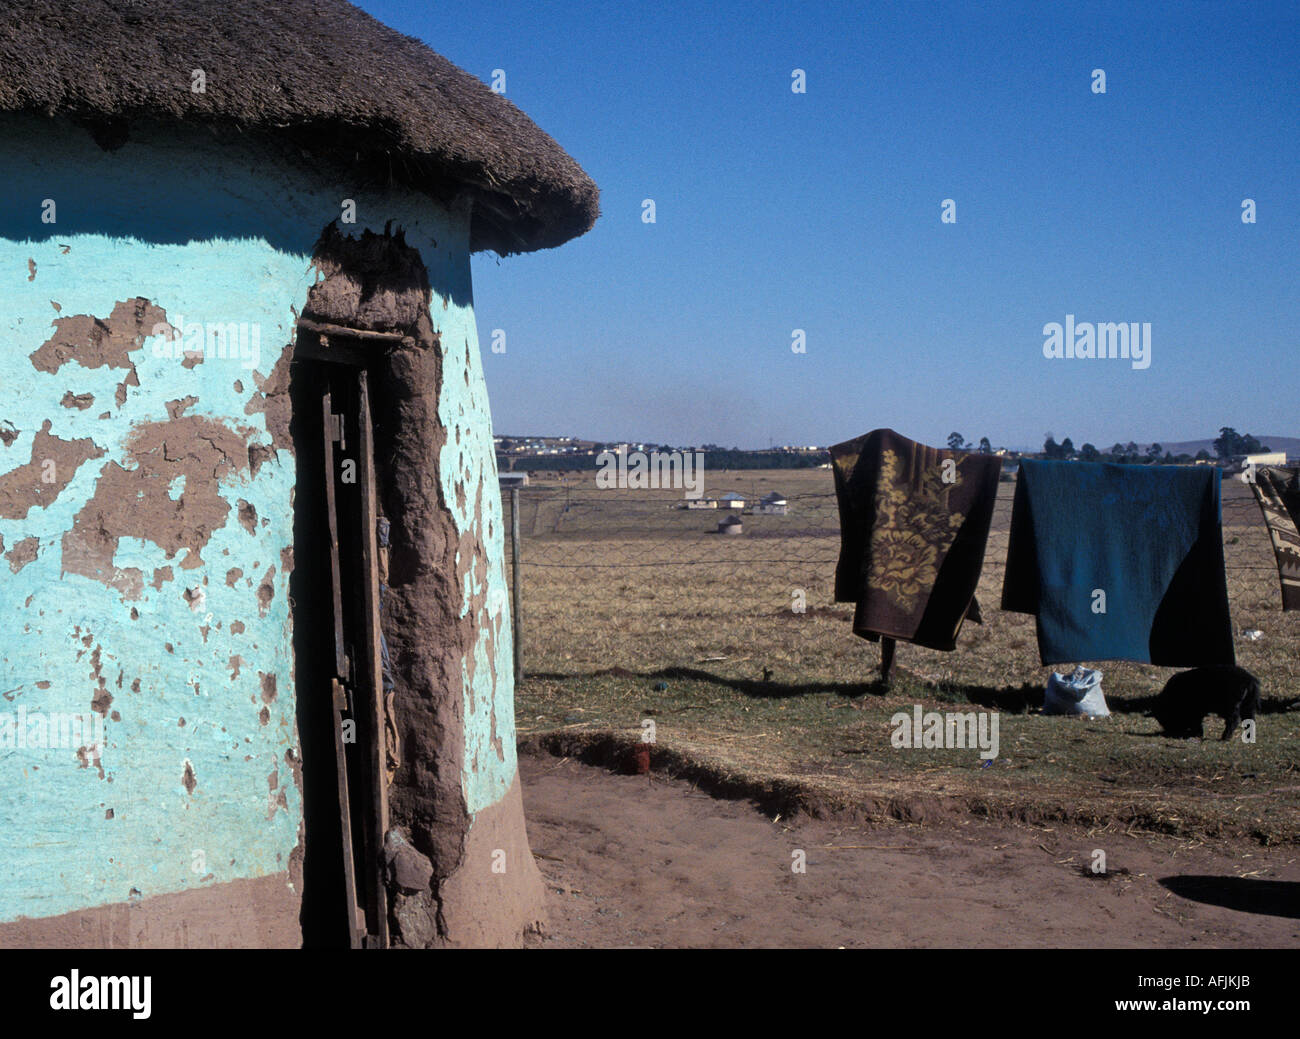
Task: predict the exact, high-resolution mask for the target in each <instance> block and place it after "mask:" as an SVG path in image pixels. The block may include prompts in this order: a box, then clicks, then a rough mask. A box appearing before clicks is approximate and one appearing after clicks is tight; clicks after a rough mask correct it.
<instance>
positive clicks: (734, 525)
mask: <svg viewBox="0 0 1300 1039" xmlns="http://www.w3.org/2000/svg"><path fill="white" fill-rule="evenodd" d="M744 532H745V528H744V526H743V524H742V523H741V521H740V517H739V516H725V517H723V518H722V519H721V520H719V521H718V533H719V534H743V533H744Z"/></svg>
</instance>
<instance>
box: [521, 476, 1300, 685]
mask: <svg viewBox="0 0 1300 1039" xmlns="http://www.w3.org/2000/svg"><path fill="white" fill-rule="evenodd" d="M786 479H787V477H786V476H785V474H768V475H767V476H765V477H763V478H762V479H761V480H760V479H758V478H754V479H748V478H745V477H743V476H741V477H738V478H737V479H736V480H735V485H734V486H732V487H726V488H722V489H718V488H713V489H711V492H710V493H711V494H712V495H713V496H714V497H715V499H716V498H718V497H720V496H723V495H725V494H726V493H727V492H728V491H731V492H732V493H736V494H739V495H742V496H744V498H745V500H746V506H745V507H744V508H743V510H735V509H726V508H690V509H688V508H684V507H683V505H684V501H683V498H682V492H681V491H631V490H625V489H611V490H599V489H597V488H595V487H594V486H592V484H591V482H590V481H588V482H586V483H585V484H577V485H576V486H575V485H572V484H570V485H559V484H554V485H540V486H533V485H530V486H527V487H522V488H514V489H512V490H508V491H506V492H504V494H503V497H504V501H503V510H504V515H505V517H506V519H507V523H508V524H510V527H512V526H513V525H514V520H515V511H514V506H513V505H512V502H517V508H518V531H519V542H518V543H517V544H516V545H514V546H513V548H512V547H511V546H508V547H507V550H508V551H512V552H513V553H514V554H515V555H514V557H513V558H517V559H518V561H519V567H518V569H517V571H515V572H517V573H518V574H519V578H518V582H519V584H520V585H521V588H520V592H521V594H520V595H519V597H518V600H517V602H521V603H522V607H521V609H522V613H523V615H522V616H521V617H517V618H516V631H519V632H521V633H522V638H521V639H520V640H519V644H520V650H519V655H520V660H521V663H520V667H522V666H523V665H527V667H528V668H529V669H532V667H533V664H532V659H533V658H534V656H535V655H536V654H538V653H539V651H540V646H539V644H538V639H539V632H538V631H537V629H536V628H535V627H534V626H532V625H531V624H530V616H532V615H534V614H536V615H538V616H540V617H544V618H545V623H546V624H547V625H548V626H553V625H554V624H556V623H563V624H565V625H567V626H568V627H569V629H570V634H571V635H572V637H573V638H575V639H582V638H584V637H587V636H590V635H593V634H594V633H595V632H596V631H597V630H598V629H600V628H602V627H606V628H609V627H612V628H614V629H616V630H620V634H619V638H620V645H626V643H627V640H629V639H635V638H638V637H641V638H647V639H654V640H657V641H662V640H663V639H664V637H665V634H668V635H671V633H672V631H673V630H674V627H681V628H682V629H683V630H685V628H686V626H692V627H694V628H697V627H698V625H699V624H701V623H707V622H708V619H709V617H710V616H711V615H712V613H711V611H710V609H709V606H708V604H720V603H721V604H725V610H726V611H727V613H728V615H729V616H731V617H736V616H740V617H744V616H746V615H748V616H751V617H753V618H755V619H757V618H761V617H768V616H770V615H771V614H772V613H773V611H780V610H790V609H792V608H793V609H799V608H800V607H801V608H802V609H804V610H817V609H822V610H833V609H837V608H836V606H835V604H834V602H833V586H834V573H835V565H836V562H837V561H838V558H839V552H840V524H839V510H838V505H837V501H836V497H835V494H834V491H833V490H826V491H823V490H820V489H815V490H812V489H810V490H808V491H806V492H805V493H796V494H790V495H788V496H786V498H785V501H786V505H785V508H784V510H783V511H782V512H781V513H780V514H777V511H773V512H769V513H759V512H755V511H754V510H753V506H754V504H755V503H757V501H758V500H759V498H760V497H761V496H762V494H763V493H764V492H765V490H766V489H767V488H768V487H771V486H773V485H779V484H780V483H781V482H783V481H785V480H786ZM790 482H792V483H794V482H802V483H811V482H812V481H811V480H810V479H808V478H807V477H805V478H803V479H802V480H795V479H791V480H790ZM819 482H820V484H821V486H828V485H829V483H830V480H829V475H828V474H825V475H824V478H823V479H822V480H820V481H819ZM1013 493H1014V484H1013V483H1008V482H1003V483H1001V484H999V490H998V498H997V506H996V508H995V510H994V515H993V521H992V525H991V529H990V535H989V541H988V547H987V550H986V552H985V558H984V566H983V570H982V573H981V579H980V585H979V589H978V592H977V598H978V599H979V601H980V602H981V605H982V607H983V609H984V611H985V613H986V615H987V613H988V611H989V609H990V608H994V609H996V607H997V606H998V603H999V601H1000V598H1001V590H1002V578H1003V574H1004V571H1005V561H1006V554H1007V543H1008V538H1009V530H1010V519H1011V505H1012V496H1013ZM733 516H734V517H735V518H737V519H739V520H740V523H741V527H740V529H741V532H740V533H739V534H726V533H721V532H720V531H719V523H720V521H722V520H724V519H726V518H728V517H733ZM510 527H508V528H507V529H510ZM1223 539H1224V558H1225V566H1226V571H1227V583H1228V594H1229V600H1230V603H1231V606H1232V613H1233V620H1234V625H1235V626H1236V627H1237V629H1238V639H1239V640H1240V639H1242V638H1243V637H1244V638H1245V639H1247V640H1249V639H1250V638H1252V635H1251V634H1249V633H1250V632H1251V631H1253V630H1255V629H1257V628H1258V627H1259V626H1262V624H1263V622H1264V620H1265V619H1268V618H1269V617H1270V615H1276V614H1278V613H1279V612H1280V608H1281V596H1280V591H1279V580H1278V572H1277V567H1276V564H1275V560H1274V555H1273V549H1272V545H1271V542H1270V539H1269V534H1268V530H1267V528H1266V527H1265V526H1264V523H1263V519H1262V516H1261V514H1260V510H1259V507H1258V505H1257V504H1256V503H1255V499H1254V496H1253V494H1252V493H1251V490H1250V488H1249V487H1248V486H1246V485H1245V484H1244V483H1242V482H1241V481H1238V480H1230V479H1225V480H1224V483H1223ZM654 590H658V591H659V592H660V593H661V594H660V595H659V597H658V598H657V599H656V600H655V602H656V603H657V605H655V604H644V603H643V604H642V613H645V612H646V610H647V609H648V610H649V611H650V612H652V613H654V612H655V611H657V613H656V614H655V615H656V616H657V617H658V620H659V623H658V624H645V623H643V624H640V625H635V624H632V623H630V622H629V621H627V620H626V619H625V618H627V616H628V615H629V612H630V609H631V606H632V604H633V603H634V602H635V601H638V600H642V599H644V598H645V597H646V595H647V594H653V591H654ZM692 603H694V604H696V606H697V607H698V608H696V609H691V608H689V607H690V606H691V604H692ZM846 608H847V609H851V606H849V607H845V606H843V605H841V606H839V607H838V610H839V611H841V612H842V611H843V610H844V609H846ZM1294 617H1295V615H1288V623H1285V624H1273V625H1270V627H1271V629H1272V630H1271V631H1270V634H1269V637H1270V639H1271V640H1273V642H1274V645H1275V646H1278V645H1279V644H1278V642H1277V640H1278V639H1280V640H1281V647H1282V648H1283V650H1284V651H1285V652H1288V653H1294V654H1296V655H1297V657H1298V658H1300V625H1296V624H1292V623H1289V622H1290V621H1291V620H1294ZM1273 619H1274V620H1276V617H1274V618H1273Z"/></svg>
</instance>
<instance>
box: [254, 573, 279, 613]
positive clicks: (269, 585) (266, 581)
mask: <svg viewBox="0 0 1300 1039" xmlns="http://www.w3.org/2000/svg"><path fill="white" fill-rule="evenodd" d="M274 598H275V566H274V565H272V566H271V567H269V568H268V569H267V571H266V573H265V574H263V575H262V582H261V584H259V585H258V586H257V615H258V616H259V617H265V616H266V611H267V610H269V609H270V608H271V600H272V599H274Z"/></svg>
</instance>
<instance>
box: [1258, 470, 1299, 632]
mask: <svg viewBox="0 0 1300 1039" xmlns="http://www.w3.org/2000/svg"><path fill="white" fill-rule="evenodd" d="M1247 482H1248V483H1249V484H1250V489H1251V490H1252V491H1254V492H1255V500H1256V501H1257V502H1259V508H1260V511H1261V512H1262V513H1263V514H1264V523H1265V525H1267V527H1268V534H1269V537H1270V538H1272V539H1273V555H1274V556H1275V557H1276V558H1277V574H1278V577H1279V578H1280V579H1281V581H1282V609H1283V610H1300V529H1297V528H1300V469H1292V468H1288V467H1286V466H1280V465H1261V466H1257V467H1256V469H1255V474H1254V479H1251V480H1248V481H1247Z"/></svg>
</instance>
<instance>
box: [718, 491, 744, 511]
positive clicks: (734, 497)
mask: <svg viewBox="0 0 1300 1039" xmlns="http://www.w3.org/2000/svg"><path fill="white" fill-rule="evenodd" d="M718 507H719V508H723V509H735V510H737V511H740V510H741V509H743V508H744V507H745V496H744V495H743V494H736V493H735V492H734V491H733V492H732V493H730V494H724V495H723V496H722V497H721V498H719V499H718Z"/></svg>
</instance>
